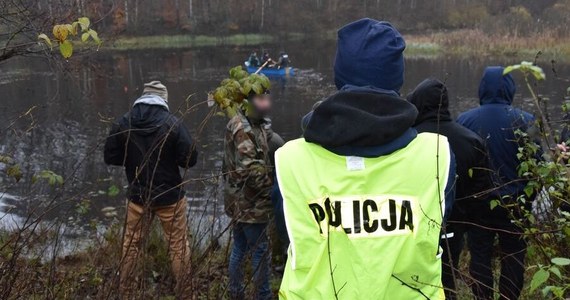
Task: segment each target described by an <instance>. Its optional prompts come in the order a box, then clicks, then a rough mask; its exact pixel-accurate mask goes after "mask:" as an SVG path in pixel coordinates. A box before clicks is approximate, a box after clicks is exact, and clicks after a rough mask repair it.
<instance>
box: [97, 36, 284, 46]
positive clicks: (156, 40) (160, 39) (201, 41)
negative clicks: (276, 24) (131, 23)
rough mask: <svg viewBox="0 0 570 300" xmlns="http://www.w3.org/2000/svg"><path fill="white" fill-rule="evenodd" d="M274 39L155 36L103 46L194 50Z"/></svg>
mask: <svg viewBox="0 0 570 300" xmlns="http://www.w3.org/2000/svg"><path fill="white" fill-rule="evenodd" d="M273 41H274V37H273V36H270V35H263V34H236V35H230V36H220V37H216V36H205V35H189V34H185V35H155V36H138V37H118V38H117V39H115V40H113V41H111V42H109V43H104V44H103V49H109V50H137V49H172V48H192V47H204V46H220V45H239V46H248V45H259V44H263V43H271V42H273Z"/></svg>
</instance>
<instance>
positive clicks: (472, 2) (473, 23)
mask: <svg viewBox="0 0 570 300" xmlns="http://www.w3.org/2000/svg"><path fill="white" fill-rule="evenodd" d="M3 2H4V3H3V4H0V15H2V17H1V19H2V22H0V28H2V31H6V29H8V33H9V32H10V30H17V29H18V28H10V26H9V24H7V23H9V21H10V20H8V17H9V16H10V15H11V14H10V13H13V12H14V7H15V5H14V4H17V5H18V6H21V7H26V8H27V9H29V10H30V11H31V12H32V13H33V15H35V16H38V18H36V19H35V20H36V21H35V22H42V21H43V22H47V23H49V22H52V23H55V22H64V21H69V20H67V19H73V18H77V17H78V16H86V17H89V18H90V19H91V20H93V21H94V23H95V24H97V29H98V30H99V31H101V32H107V33H111V32H112V33H116V34H126V35H148V34H185V33H189V34H205V35H228V34H236V33H265V34H276V33H308V34H315V35H317V34H318V35H321V34H323V33H333V32H334V30H335V29H336V28H338V27H339V26H342V25H343V24H345V23H347V22H350V21H352V20H355V19H357V18H361V17H365V16H367V17H372V18H377V19H384V20H388V21H391V22H392V23H394V24H395V25H396V26H397V27H398V28H399V29H400V30H402V31H405V32H406V31H407V32H414V33H422V32H424V31H432V30H452V29H463V28H476V29H481V30H483V31H485V32H486V33H501V34H506V33H507V34H508V33H512V34H516V35H531V34H533V33H537V32H542V31H543V30H545V29H549V30H552V31H553V32H554V33H556V34H558V35H561V34H564V32H565V28H566V24H567V22H568V21H570V0H542V1H535V0H506V1H493V0H441V1H440V0H438V1H436V0H429V1H419V0H396V1H393V0H359V1H346V0H209V1H196V0H162V1H152V0H89V1H86V0H73V1H71V0H45V1H32V0H6V1H3ZM6 16H7V17H6Z"/></svg>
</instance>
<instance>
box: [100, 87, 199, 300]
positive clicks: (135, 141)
mask: <svg viewBox="0 0 570 300" xmlns="http://www.w3.org/2000/svg"><path fill="white" fill-rule="evenodd" d="M195 148H196V147H195V145H194V142H193V140H192V138H191V137H190V134H189V133H188V130H187V129H186V128H185V127H184V125H183V124H182V123H181V121H180V120H178V119H177V118H176V117H175V116H174V115H173V114H171V113H170V112H169V108H168V92H167V89H166V87H165V86H164V85H163V84H162V83H160V81H152V82H149V83H146V84H145V85H144V90H143V95H142V96H141V97H140V98H138V99H137V100H136V101H135V103H134V104H133V107H132V109H131V111H129V112H128V113H126V114H125V115H123V116H122V117H120V118H119V119H118V120H117V121H116V122H115V123H114V124H113V126H112V128H111V131H110V133H109V136H108V137H107V140H106V142H105V153H104V154H105V155H104V156H105V163H107V164H109V165H115V166H123V167H124V168H125V173H126V175H127V179H128V182H129V188H128V195H127V199H128V205H127V220H126V226H125V233H124V238H123V260H122V266H121V272H120V273H121V274H120V286H121V293H122V294H123V296H124V297H126V298H128V297H131V295H132V294H133V293H136V291H134V290H133V286H134V285H135V283H136V282H135V281H136V280H135V275H133V274H132V272H133V270H134V269H135V265H136V262H137V259H138V253H139V247H140V242H141V239H142V238H143V237H144V236H145V235H146V234H148V230H149V229H150V224H151V223H152V219H153V217H154V216H156V217H158V218H159V219H160V221H161V223H162V228H163V230H164V233H165V236H166V240H167V241H168V243H169V254H170V258H171V261H172V269H173V272H174V275H175V278H176V280H177V293H178V294H180V297H187V296H189V291H184V290H183V289H184V288H187V287H189V286H190V284H189V278H186V277H187V274H188V268H189V267H190V266H189V261H190V260H189V255H190V250H189V247H188V234H187V230H188V228H187V227H188V226H187V219H186V213H187V210H186V207H187V206H186V205H187V204H186V199H185V197H184V185H183V181H182V176H181V174H180V170H179V167H181V168H189V167H192V166H194V165H195V164H196V160H197V157H198V155H197V152H196V149H195ZM185 281H186V282H185Z"/></svg>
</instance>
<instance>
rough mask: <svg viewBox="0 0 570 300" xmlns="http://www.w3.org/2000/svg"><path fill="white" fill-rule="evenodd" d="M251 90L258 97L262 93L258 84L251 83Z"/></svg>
mask: <svg viewBox="0 0 570 300" xmlns="http://www.w3.org/2000/svg"><path fill="white" fill-rule="evenodd" d="M251 89H252V90H253V91H254V92H255V93H256V94H258V95H259V94H261V93H263V86H262V85H261V84H260V83H259V82H255V83H253V84H252V85H251Z"/></svg>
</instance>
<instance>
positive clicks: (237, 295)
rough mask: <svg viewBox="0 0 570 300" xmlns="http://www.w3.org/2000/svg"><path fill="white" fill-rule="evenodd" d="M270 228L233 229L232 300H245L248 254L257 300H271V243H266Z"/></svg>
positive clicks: (240, 226) (245, 225) (237, 226)
mask: <svg viewBox="0 0 570 300" xmlns="http://www.w3.org/2000/svg"><path fill="white" fill-rule="evenodd" d="M266 229H267V224H266V223H261V224H249V223H239V222H238V223H236V224H235V225H234V227H233V240H234V243H233V247H232V253H231V254H230V262H229V277H230V278H229V293H230V299H235V300H242V299H245V286H244V282H243V281H244V278H243V277H244V272H243V270H244V268H243V264H244V261H245V258H246V255H247V254H248V253H251V269H252V272H253V281H251V280H248V281H247V283H248V284H249V283H250V282H252V283H253V285H254V287H255V298H254V299H258V300H265V299H271V298H272V294H271V288H270V286H269V277H270V271H269V251H268V249H269V242H268V240H267V232H266Z"/></svg>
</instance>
